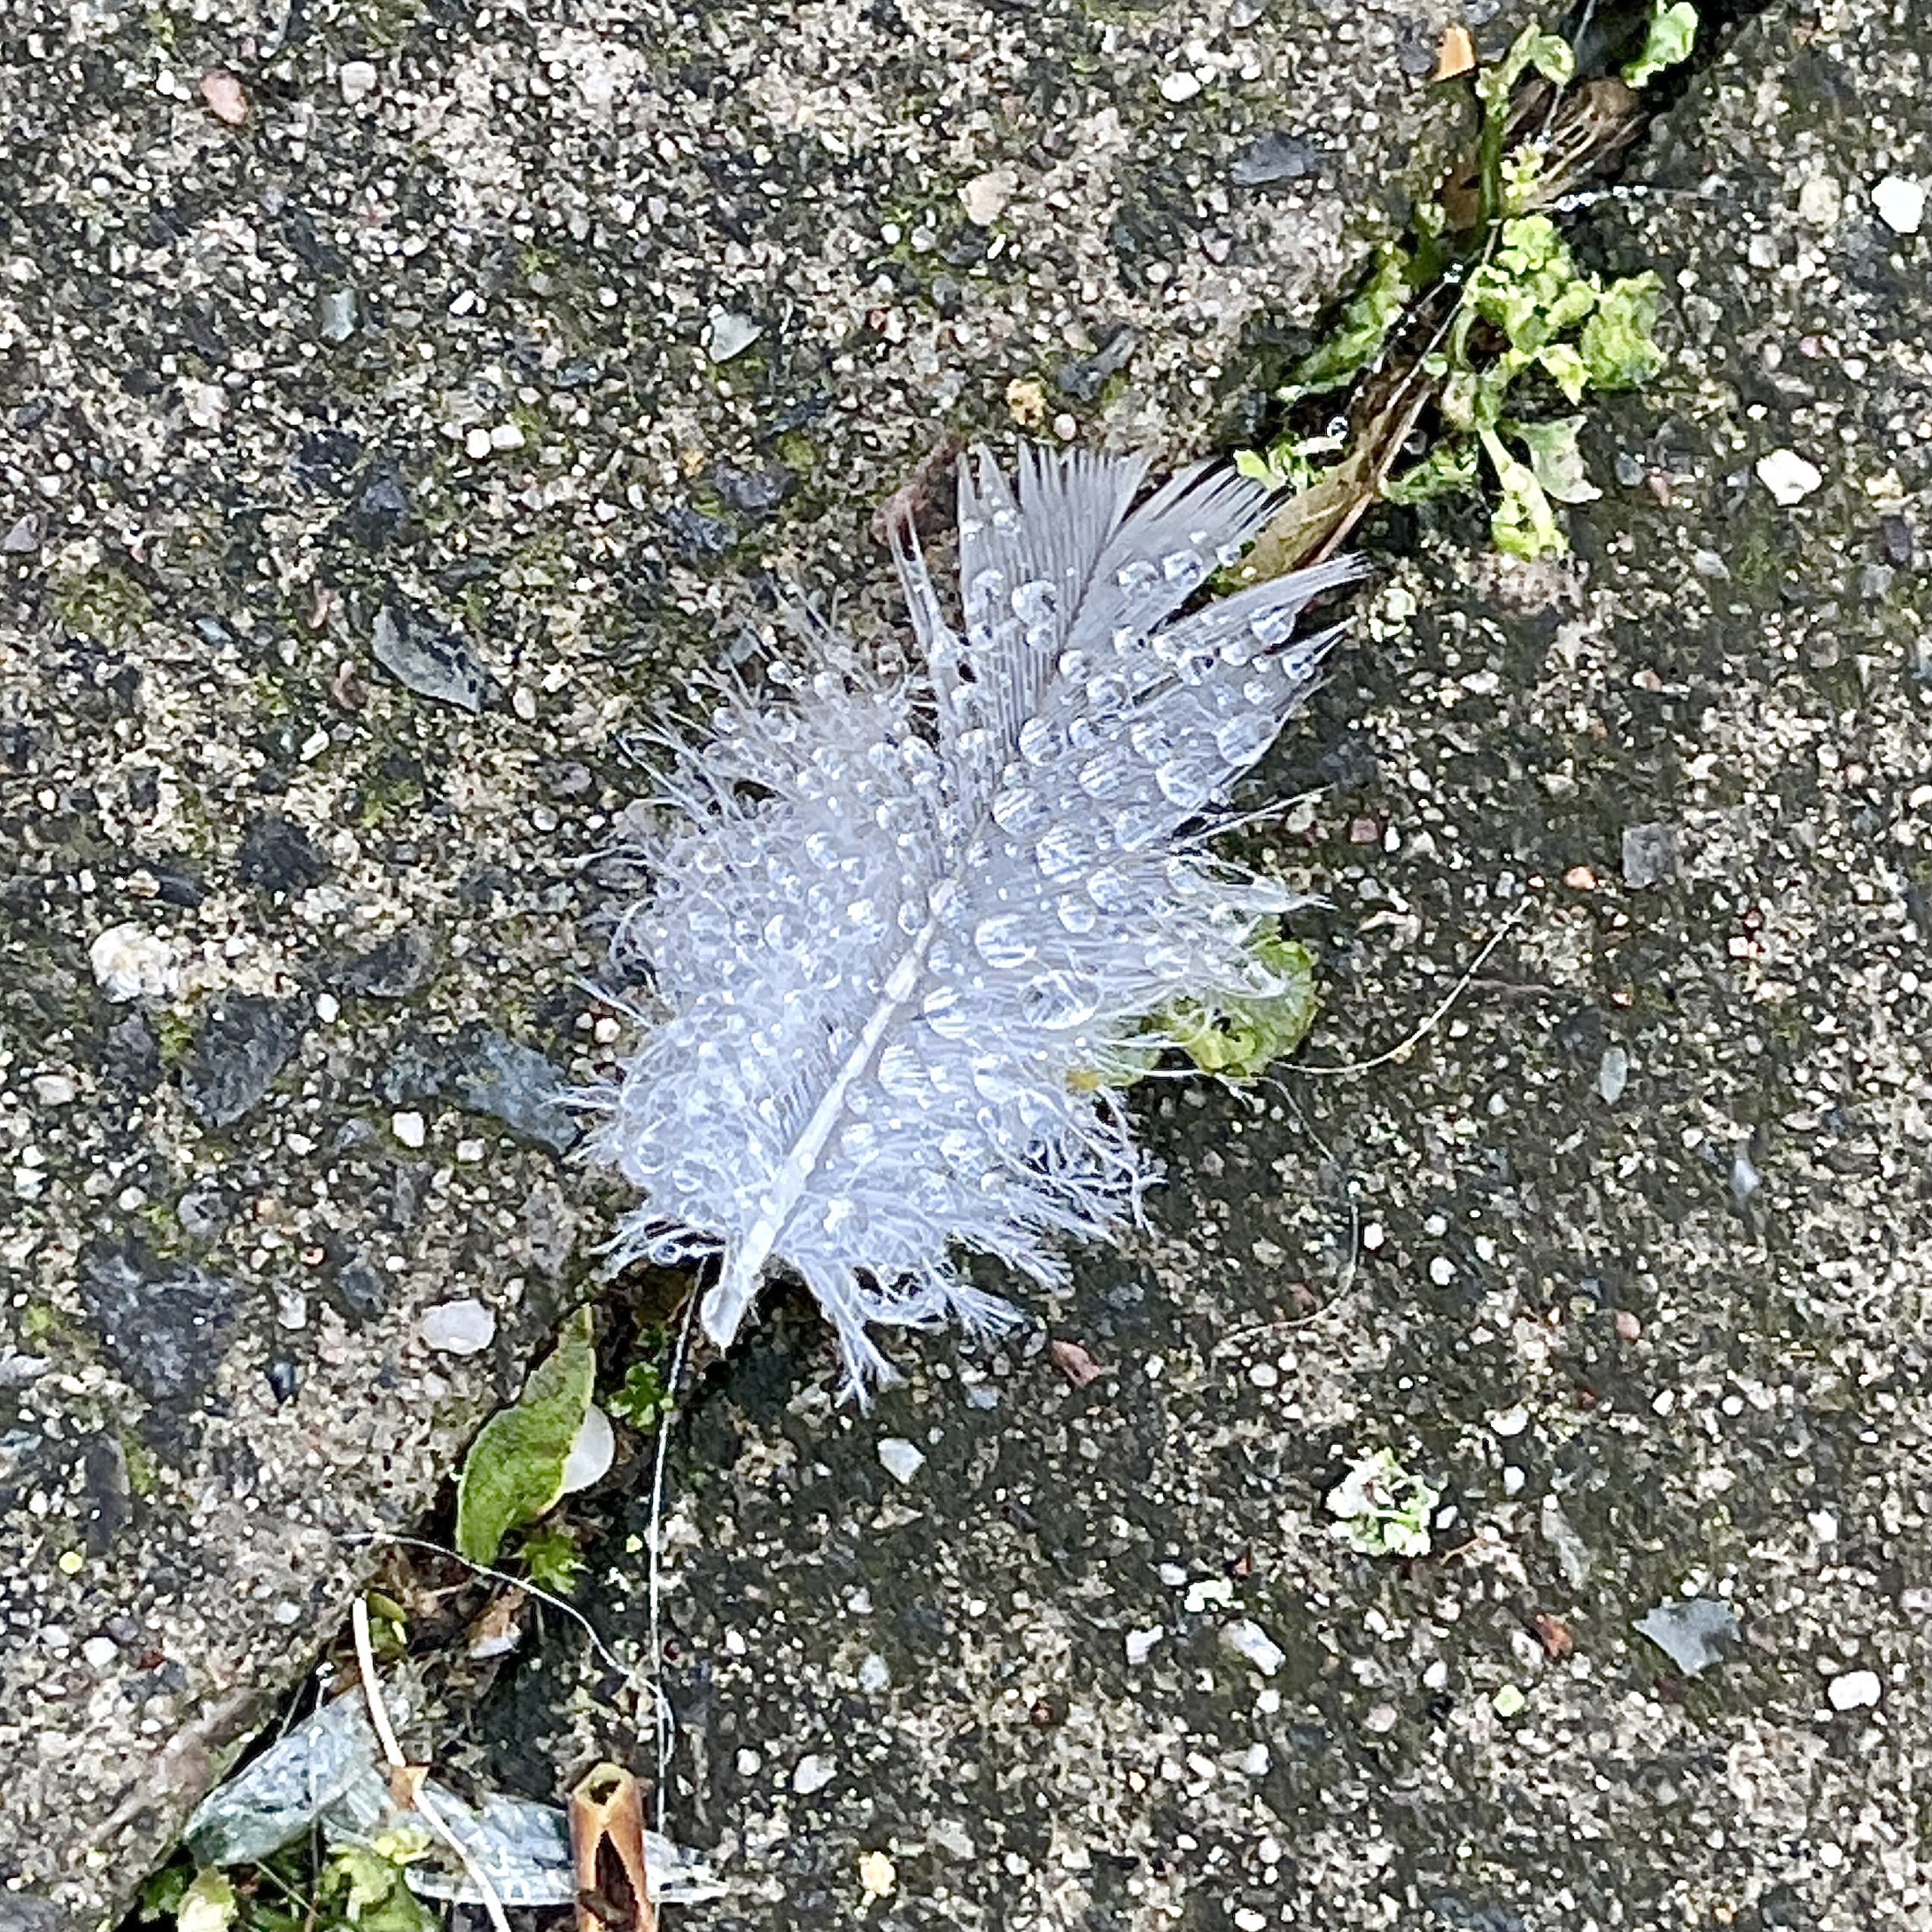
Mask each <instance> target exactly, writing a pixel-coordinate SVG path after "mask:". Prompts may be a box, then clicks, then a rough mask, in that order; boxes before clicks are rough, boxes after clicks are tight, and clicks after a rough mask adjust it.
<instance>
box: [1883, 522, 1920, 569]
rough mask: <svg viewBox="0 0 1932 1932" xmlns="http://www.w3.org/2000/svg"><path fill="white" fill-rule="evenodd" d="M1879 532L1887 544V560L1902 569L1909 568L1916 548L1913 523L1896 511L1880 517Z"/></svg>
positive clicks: (1885, 544) (1884, 543)
mask: <svg viewBox="0 0 1932 1932" xmlns="http://www.w3.org/2000/svg"><path fill="white" fill-rule="evenodd" d="M1878 533H1879V540H1880V541H1881V542H1882V543H1883V545H1884V546H1885V561H1886V562H1887V563H1890V564H1895V565H1896V566H1897V568H1898V569H1899V570H1906V569H1909V568H1910V566H1911V563H1912V560H1913V555H1914V552H1915V548H1916V547H1915V546H1914V544H1913V539H1912V525H1911V524H1908V523H1907V522H1906V521H1905V518H1904V517H1903V516H1899V515H1897V513H1896V512H1894V513H1892V514H1891V515H1889V516H1882V517H1880V518H1879V521H1878Z"/></svg>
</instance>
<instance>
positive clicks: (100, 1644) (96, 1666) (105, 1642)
mask: <svg viewBox="0 0 1932 1932" xmlns="http://www.w3.org/2000/svg"><path fill="white" fill-rule="evenodd" d="M119 1656H120V1645H119V1644H118V1643H116V1642H115V1641H114V1640H113V1638H112V1637H89V1639H88V1640H87V1641H86V1642H85V1643H83V1644H82V1645H81V1657H84V1658H85V1659H86V1660H87V1664H88V1667H89V1669H90V1670H96V1671H105V1669H106V1668H107V1666H108V1665H109V1664H112V1663H113V1661H114V1659H115V1658H116V1657H119Z"/></svg>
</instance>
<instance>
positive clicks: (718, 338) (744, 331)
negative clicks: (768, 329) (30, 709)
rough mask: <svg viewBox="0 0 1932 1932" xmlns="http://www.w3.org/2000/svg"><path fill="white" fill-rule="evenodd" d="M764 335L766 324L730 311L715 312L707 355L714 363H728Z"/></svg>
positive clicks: (712, 316) (719, 310)
mask: <svg viewBox="0 0 1932 1932" xmlns="http://www.w3.org/2000/svg"><path fill="white" fill-rule="evenodd" d="M763 334H764V324H763V323H762V322H755V321H753V319H752V318H751V317H750V316H749V315H739V314H733V312H732V311H731V310H729V309H723V308H721V309H717V310H714V311H713V313H712V315H711V329H710V340H709V342H708V343H707V344H706V345H705V350H706V353H707V354H709V355H710V359H711V360H712V361H714V362H728V361H731V359H732V358H733V356H734V355H742V354H743V353H745V351H746V350H747V349H749V347H750V346H751V345H752V344H753V343H754V342H756V341H757V339H758V338H759V337H760V336H762V335H763Z"/></svg>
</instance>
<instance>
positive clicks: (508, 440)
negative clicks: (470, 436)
mask: <svg viewBox="0 0 1932 1932" xmlns="http://www.w3.org/2000/svg"><path fill="white" fill-rule="evenodd" d="M523 446H524V432H523V431H522V430H520V429H519V428H518V427H517V426H516V423H498V424H497V426H496V427H495V428H494V429H493V430H492V431H490V447H491V448H492V449H521V448H522V447H523Z"/></svg>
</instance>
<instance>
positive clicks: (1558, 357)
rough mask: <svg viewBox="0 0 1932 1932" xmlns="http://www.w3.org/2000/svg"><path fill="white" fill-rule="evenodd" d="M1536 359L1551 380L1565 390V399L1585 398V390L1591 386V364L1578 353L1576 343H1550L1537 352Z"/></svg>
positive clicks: (1580, 399) (1574, 400)
mask: <svg viewBox="0 0 1932 1932" xmlns="http://www.w3.org/2000/svg"><path fill="white" fill-rule="evenodd" d="M1536 360H1537V361H1539V362H1540V364H1541V365H1542V367H1543V369H1544V370H1545V371H1546V372H1547V373H1548V376H1549V377H1550V379H1551V381H1553V382H1554V383H1555V384H1556V386H1557V388H1558V389H1560V390H1562V391H1563V400H1564V401H1566V402H1581V401H1582V400H1583V397H1584V392H1585V391H1587V389H1588V388H1589V386H1590V365H1589V364H1588V363H1587V362H1586V361H1584V360H1583V358H1582V356H1581V355H1579V353H1578V352H1577V349H1576V346H1575V345H1574V344H1572V343H1568V342H1551V343H1548V344H1546V345H1544V346H1543V347H1542V348H1540V349H1539V350H1538V351H1537V352H1536Z"/></svg>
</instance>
